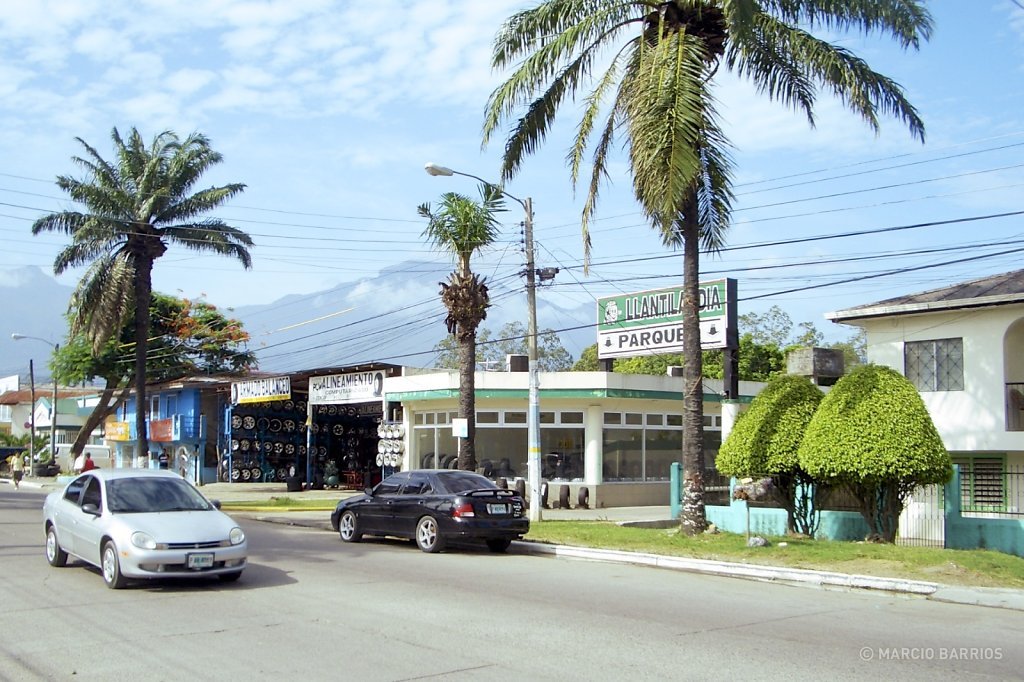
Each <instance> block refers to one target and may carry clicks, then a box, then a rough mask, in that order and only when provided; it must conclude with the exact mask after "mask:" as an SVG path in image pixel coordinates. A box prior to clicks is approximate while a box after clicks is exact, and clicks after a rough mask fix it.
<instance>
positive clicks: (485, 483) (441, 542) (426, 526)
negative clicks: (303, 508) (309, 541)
mask: <svg viewBox="0 0 1024 682" xmlns="http://www.w3.org/2000/svg"><path fill="white" fill-rule="evenodd" d="M331 526H333V527H334V530H336V531H338V533H339V534H340V535H341V539H342V540H344V541H345V542H359V540H361V539H362V537H363V536H364V535H379V536H384V535H388V536H393V537H400V538H409V539H411V540H415V541H416V544H417V546H419V548H420V549H422V550H423V551H424V552H440V551H441V550H443V549H444V548H445V545H446V544H447V543H448V542H449V541H450V540H484V541H485V542H486V543H487V547H488V548H490V550H491V551H492V552H504V551H505V550H506V549H508V547H509V545H510V544H512V540H515V539H517V538H521V537H522V536H523V535H525V534H526V533H527V532H528V531H529V530H530V521H529V519H527V518H526V505H525V504H524V503H523V498H522V497H520V496H519V494H518V493H516V492H515V491H512V490H504V489H502V488H499V487H498V486H496V485H495V484H494V482H493V481H491V480H490V479H489V478H486V477H484V476H481V475H480V474H477V473H473V472H471V471H461V470H458V469H418V470H415V471H402V472H399V473H397V474H394V475H392V476H389V477H387V478H386V479H384V480H383V481H381V482H380V483H378V484H377V486H376V487H375V488H372V489H371V488H367V489H366V491H365V493H364V494H362V495H357V496H356V497H351V498H348V499H346V500H342V501H341V502H339V503H338V506H337V508H336V509H335V510H334V512H333V513H332V514H331Z"/></svg>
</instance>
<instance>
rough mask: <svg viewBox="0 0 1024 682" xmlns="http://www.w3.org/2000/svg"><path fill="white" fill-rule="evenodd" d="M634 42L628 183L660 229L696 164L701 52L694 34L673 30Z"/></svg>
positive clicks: (678, 206)
mask: <svg viewBox="0 0 1024 682" xmlns="http://www.w3.org/2000/svg"><path fill="white" fill-rule="evenodd" d="M639 46H640V47H639V58H640V60H639V65H638V68H637V72H636V76H635V79H634V80H633V81H632V82H631V83H630V84H629V87H628V88H627V89H626V92H625V93H624V106H625V107H626V119H627V128H628V130H629V157H630V165H631V166H632V169H633V189H634V194H635V196H636V198H637V201H638V202H639V203H640V206H641V207H642V208H643V210H644V212H645V213H646V214H647V216H648V217H649V218H651V219H652V220H653V221H655V223H656V225H655V227H656V229H658V231H659V232H662V233H666V232H668V231H669V230H671V226H672V224H673V222H674V219H675V216H676V215H677V214H678V213H680V212H682V206H683V201H684V197H685V196H686V192H687V191H688V190H690V189H692V188H693V187H694V185H695V183H696V182H697V178H698V175H699V173H700V170H701V162H700V144H701V142H702V141H703V139H704V123H705V120H704V119H705V111H706V110H707V109H708V108H709V107H710V105H711V103H710V101H709V100H708V98H707V96H706V88H705V86H704V78H705V75H706V72H705V67H706V64H707V62H708V60H707V53H706V51H705V49H704V46H703V43H702V42H701V41H700V40H698V39H696V38H694V37H692V36H689V35H687V34H685V33H679V32H677V33H670V34H669V35H667V36H664V37H663V38H662V39H661V40H659V41H658V42H657V43H656V44H654V45H648V43H647V41H641V42H640V43H639Z"/></svg>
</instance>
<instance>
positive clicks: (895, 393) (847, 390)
mask: <svg viewBox="0 0 1024 682" xmlns="http://www.w3.org/2000/svg"><path fill="white" fill-rule="evenodd" d="M799 461H800V465H801V466H802V467H803V468H804V469H805V470H806V471H807V473H809V474H810V475H811V476H812V477H813V478H815V479H816V480H819V481H824V482H827V483H854V484H871V483H875V482H877V483H883V482H893V483H899V484H901V485H904V486H906V485H914V486H917V485H926V484H930V483H945V482H946V481H948V480H949V479H950V477H951V476H952V475H953V469H952V463H951V461H950V457H949V453H948V452H946V448H945V447H944V446H943V444H942V439H941V438H940V437H939V433H938V431H937V430H936V429H935V424H934V423H933V422H932V419H931V416H930V415H929V414H928V410H927V409H926V408H925V405H924V401H922V400H921V396H920V395H919V394H918V392H917V389H915V388H914V386H913V384H911V383H910V382H909V381H908V380H907V379H906V378H905V377H903V376H902V375H901V374H899V373H898V372H896V371H895V370H893V369H891V368H889V367H883V366H880V365H863V366H861V367H858V368H857V369H855V370H853V371H852V372H851V373H850V374H847V375H846V376H844V377H843V378H842V379H840V380H839V381H838V382H837V383H836V385H835V386H834V387H833V388H832V391H831V392H829V393H828V394H827V395H826V396H825V398H824V399H823V400H822V401H821V404H820V405H819V406H818V409H817V411H816V412H815V414H814V417H813V419H811V421H810V423H809V424H808V426H807V430H806V432H805V434H804V439H803V442H802V443H801V444H800V448H799Z"/></svg>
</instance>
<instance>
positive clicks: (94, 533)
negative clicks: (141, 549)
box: [75, 476, 108, 566]
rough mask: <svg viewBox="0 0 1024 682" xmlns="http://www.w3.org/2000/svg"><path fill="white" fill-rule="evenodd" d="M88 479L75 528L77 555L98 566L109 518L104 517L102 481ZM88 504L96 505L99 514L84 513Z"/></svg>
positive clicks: (92, 478) (91, 477) (90, 477)
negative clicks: (101, 541)
mask: <svg viewBox="0 0 1024 682" xmlns="http://www.w3.org/2000/svg"><path fill="white" fill-rule="evenodd" d="M86 478H88V479H89V480H88V481H87V482H86V484H85V488H84V489H83V490H82V500H81V501H82V504H81V506H80V507H79V509H78V513H79V514H80V519H79V522H78V523H77V524H76V526H75V548H76V552H75V553H76V554H77V555H78V556H80V557H82V558H83V559H85V560H86V561H88V562H89V563H91V564H96V565H97V566H98V565H99V563H100V538H101V537H103V535H104V531H105V529H106V526H107V524H106V521H107V518H108V517H107V516H104V511H103V486H102V485H101V483H100V479H98V478H96V477H95V476H87V477H86ZM87 504H91V505H94V506H95V507H96V510H97V512H96V513H87V512H86V511H84V508H85V505H87Z"/></svg>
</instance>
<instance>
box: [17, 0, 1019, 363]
mask: <svg viewBox="0 0 1024 682" xmlns="http://www.w3.org/2000/svg"><path fill="white" fill-rule="evenodd" d="M530 5H532V3H524V2H521V1H518V0H488V2H483V3H481V2H474V1H471V0H423V1H420V2H415V1H414V2H393V1H391V0H375V1H374V2H372V3H368V2H360V3H354V2H341V1H338V2H334V1H331V0H262V1H255V0H208V1H207V2H204V3H202V5H201V9H200V8H199V7H200V6H198V5H195V4H193V3H185V2H167V1H166V0H139V1H137V2H130V3H129V2H113V3H112V2H108V1H106V0H23V1H22V2H19V3H11V4H9V5H6V6H5V7H4V10H3V12H0V244H2V249H0V283H2V282H3V280H4V278H11V277H13V273H15V272H16V271H17V269H19V268H23V267H25V266H37V267H39V268H42V269H43V270H44V271H46V272H47V273H50V274H52V271H53V270H52V267H53V261H54V258H55V256H56V254H57V253H58V252H59V250H60V249H61V248H62V247H63V246H64V245H66V243H67V242H66V237H64V236H61V235H57V234H46V235H40V236H35V237H34V236H32V235H31V232H30V228H31V225H32V222H33V221H34V220H36V219H37V218H38V217H40V216H42V215H44V214H46V213H48V212H52V211H57V210H64V209H73V208H75V206H74V204H73V203H72V202H71V201H70V200H69V199H67V197H66V196H63V195H62V194H61V192H60V190H59V189H58V188H57V186H56V185H55V182H54V180H55V178H56V176H58V175H62V174H63V175H72V176H76V177H81V172H80V169H79V168H78V167H77V166H76V165H75V164H74V163H73V162H72V157H74V156H75V155H77V154H80V153H81V152H82V147H81V145H80V144H79V143H78V142H76V138H81V139H82V140H84V141H86V142H87V143H88V144H90V145H91V146H93V147H95V148H96V149H97V151H99V152H100V153H101V155H105V156H108V157H109V156H110V153H111V149H112V145H111V141H110V135H111V131H112V130H113V129H114V128H117V129H118V130H120V131H122V132H124V131H126V130H128V129H130V128H131V127H136V128H138V129H139V131H140V132H141V133H142V134H143V136H144V138H146V139H147V140H149V139H151V138H152V137H153V136H155V135H156V134H158V133H160V132H161V131H164V130H172V131H174V132H176V133H178V134H179V135H181V136H182V137H184V136H187V135H188V134H190V133H192V132H200V133H202V134H204V135H206V136H207V137H208V138H210V140H211V142H212V146H213V147H214V148H215V149H216V150H217V151H219V152H220V153H221V154H223V156H224V161H223V163H221V164H220V165H218V166H216V167H214V168H213V169H211V171H210V172H209V173H208V174H207V175H206V176H205V178H204V180H205V184H209V185H217V184H225V183H229V182H241V183H244V184H245V185H246V190H245V192H244V193H243V194H241V195H239V196H238V197H236V198H234V199H232V200H231V201H230V202H228V203H227V204H225V205H224V206H223V207H222V208H221V209H220V210H218V211H217V212H216V213H215V214H214V215H215V216H216V217H218V218H221V219H222V220H224V221H225V222H227V223H228V224H231V225H233V226H235V227H238V228H240V229H242V230H245V231H246V232H248V233H249V234H250V235H251V236H252V238H253V239H254V241H255V244H256V245H255V247H254V249H253V250H252V256H253V266H252V268H251V269H250V270H245V269H243V268H242V267H241V265H240V264H238V263H237V262H235V261H231V260H227V259H224V258H220V257H216V256H204V255H196V254H195V253H192V252H188V251H185V250H182V249H180V248H172V249H171V250H170V251H168V252H167V254H166V255H165V256H164V257H163V258H161V259H160V260H159V261H158V262H157V265H156V268H155V272H154V287H155V288H156V289H157V290H159V291H163V292H166V293H171V294H177V295H181V296H187V297H200V296H202V297H205V298H206V300H207V301H209V302H210V303H213V304H215V305H218V306H221V307H229V308H230V307H240V306H249V305H257V304H270V303H274V302H275V301H278V300H280V299H281V298H282V297H283V296H286V295H289V294H299V295H310V294H313V293H315V292H323V293H321V294H320V295H319V296H317V297H315V301H316V303H317V306H316V307H315V309H314V306H312V302H313V300H314V299H313V298H307V299H303V298H301V297H300V298H299V299H297V300H296V302H294V303H291V304H289V305H291V306H293V307H294V311H297V313H298V316H299V317H300V318H301V317H302V315H303V313H304V310H303V307H304V305H306V303H308V304H309V313H308V316H309V319H312V318H313V317H320V316H323V315H325V314H330V315H337V316H338V317H339V318H344V319H349V320H356V319H361V320H367V319H370V318H372V317H373V316H377V315H381V314H382V313H385V312H388V313H393V312H394V311H398V310H401V309H406V308H408V307H410V306H425V307H426V308H428V309H431V310H434V312H435V313H437V314H438V315H439V316H440V317H443V314H441V313H440V311H441V308H440V303H439V302H438V300H437V297H436V293H437V292H436V291H435V290H432V289H426V290H425V289H424V287H423V286H422V283H421V282H420V281H419V280H418V279H415V278H413V277H411V276H410V275H411V273H412V272H413V271H415V272H416V273H417V274H423V273H434V272H436V275H437V281H440V280H441V279H443V278H444V277H445V276H446V274H447V273H448V272H450V271H451V269H452V264H451V261H450V259H449V258H448V257H447V256H445V255H443V254H440V253H437V252H436V251H435V250H433V249H431V248H430V247H429V246H428V245H427V244H425V243H424V240H423V238H422V236H421V235H422V231H423V228H424V221H423V219H421V218H420V217H419V216H418V215H417V212H416V208H417V206H419V205H420V204H421V203H423V202H427V201H434V202H436V201H437V200H438V198H439V197H440V195H441V194H442V193H444V192H449V191H454V192H460V193H463V194H467V195H471V196H474V195H475V194H476V191H477V186H476V183H475V182H474V181H473V180H471V179H469V178H466V177H460V176H454V177H431V176H429V175H428V174H426V173H425V172H424V164H425V163H427V162H434V163H438V164H441V165H444V166H447V167H450V168H453V169H455V170H458V171H460V172H463V173H467V174H470V175H475V176H478V177H480V178H483V179H485V180H488V181H497V179H498V170H499V167H500V155H501V151H502V145H503V139H502V138H501V137H500V136H499V137H498V138H497V139H496V140H494V141H492V142H491V143H490V144H489V145H488V146H487V147H486V148H481V128H482V124H483V112H484V107H485V104H486V101H487V97H488V95H489V94H490V93H491V92H492V90H493V89H494V88H495V87H497V85H499V84H500V83H501V82H502V80H503V77H504V76H506V75H507V74H502V73H500V72H495V71H493V70H492V69H491V67H490V53H491V47H492V42H493V39H494V35H495V33H496V32H497V30H498V29H499V27H500V25H501V23H502V21H503V20H505V19H506V18H507V17H508V16H509V15H510V14H511V13H512V12H513V11H515V10H518V9H522V8H525V7H528V6H530ZM928 6H929V9H930V11H931V12H932V15H933V18H934V22H935V29H934V32H933V35H932V37H931V39H930V40H929V41H928V42H926V43H924V44H923V45H922V46H921V48H920V50H918V51H909V52H904V51H902V50H900V49H899V48H898V47H897V46H895V45H894V44H892V43H891V41H889V40H887V39H885V38H881V37H878V36H874V35H872V36H863V35H860V34H832V35H823V36H822V37H825V38H827V39H829V40H831V41H833V42H837V43H838V44H840V45H842V46H843V47H845V48H847V49H849V50H852V51H853V52H855V53H856V54H858V55H859V56H861V57H863V58H864V59H866V60H867V62H868V63H869V64H870V65H871V67H872V68H873V69H875V70H876V71H879V72H881V73H883V74H885V75H887V76H889V77H890V78H892V79H894V80H895V81H896V82H898V83H900V84H901V85H902V86H903V87H904V88H905V90H906V94H907V97H908V99H909V100H910V101H911V102H912V103H913V104H914V106H916V107H917V109H918V111H919V113H920V115H921V117H922V118H923V119H924V122H925V127H926V141H925V143H924V144H922V143H921V142H920V141H919V140H915V139H914V138H913V137H912V136H911V135H910V133H909V132H908V131H907V129H906V128H905V127H904V126H903V124H901V123H900V122H899V121H897V120H895V119H886V118H883V119H882V120H881V130H880V132H879V133H878V134H875V133H874V132H873V131H872V130H871V129H870V128H869V127H868V126H867V125H866V124H864V123H863V121H861V120H860V119H859V118H858V117H856V116H855V115H853V114H851V113H849V112H848V111H846V110H845V109H844V108H843V105H842V102H840V101H838V100H837V99H835V98H833V97H832V96H831V95H830V94H829V93H827V92H822V93H820V96H819V98H818V102H817V106H816V121H815V126H814V127H811V126H810V125H809V124H808V121H807V119H806V117H805V116H803V115H802V114H796V113H794V112H792V111H791V110H789V109H787V108H786V107H785V106H783V105H781V104H778V103H773V102H770V101H768V100H767V99H766V98H765V97H764V96H762V95H760V94H759V93H757V92H756V91H755V90H754V89H753V88H752V87H751V86H750V85H749V84H748V83H746V82H745V81H743V80H741V79H738V78H736V77H734V76H732V75H731V74H729V73H727V72H726V71H725V69H722V70H721V73H719V74H718V75H717V76H716V79H715V80H716V85H715V88H714V93H715V96H716V98H717V101H718V110H719V113H720V115H721V118H722V121H723V125H724V128H725V130H726V133H727V135H728V137H729V140H730V142H731V144H732V151H731V156H732V159H733V162H734V165H735V170H734V178H733V182H734V189H735V192H736V201H735V203H734V210H733V223H732V226H731V228H730V231H729V233H728V235H727V238H726V244H725V248H724V249H723V250H722V251H721V252H719V253H718V254H713V255H712V254H709V255H705V256H704V257H703V258H702V263H701V270H702V279H705V280H710V279H718V278H721V277H734V278H736V279H737V280H738V295H739V301H738V311H739V313H740V314H745V313H757V314H763V313H765V312H766V311H768V310H769V309H770V308H771V307H772V306H778V307H779V308H781V309H782V310H784V311H785V312H786V313H787V314H788V315H789V316H790V318H791V319H792V321H793V322H794V323H800V322H812V323H814V324H815V326H816V327H817V328H818V329H819V330H820V331H822V332H823V333H824V334H825V336H826V338H827V339H830V340H840V339H842V338H845V337H847V336H849V335H850V333H851V332H852V330H851V329H850V328H847V327H841V326H837V325H834V324H833V323H831V322H829V321H827V320H826V319H825V318H824V315H825V313H827V312H829V311H834V310H838V309H842V308H847V307H851V306H856V305H861V304H865V303H871V302H875V301H879V300H883V299H886V298H890V297H893V296H900V295H903V294H908V293H914V292H918V291H924V290H927V289H932V288H938V287H943V286H946V285H949V284H953V283H956V282H960V281H965V280H969V279H974V278H978V277H984V276H986V275H990V274H996V273H1001V272H1007V271H1011V270H1016V269H1019V268H1020V267H1021V265H1020V263H1021V262H1022V253H1024V216H1022V215H1011V216H1003V217H993V216H996V215H997V214H1005V213H1013V212H1021V211H1024V199H1022V197H1024V87H1022V85H1024V7H1022V3H1020V2H1018V1H1017V0H972V1H971V2H964V1H963V0H937V1H935V2H930V3H928ZM575 114H576V112H574V111H573V110H572V109H571V108H566V109H564V110H563V111H561V112H560V114H559V118H558V123H557V124H556V126H555V127H554V129H553V130H552V132H551V135H550V136H549V138H548V139H547V141H546V143H545V145H544V146H543V147H542V149H541V150H540V151H539V152H538V153H537V154H535V155H533V156H531V157H529V158H528V159H527V160H526V162H525V163H524V164H523V167H522V170H521V171H520V173H519V174H518V175H517V176H516V177H515V178H514V179H513V180H512V181H511V182H510V183H508V184H507V185H506V190H507V191H508V193H509V194H510V196H512V197H515V198H517V199H519V200H524V199H526V198H527V197H529V198H530V199H531V200H532V203H533V208H534V230H535V243H536V262H537V267H557V268H559V270H560V272H559V274H558V275H557V276H556V277H555V279H554V280H553V281H552V282H549V283H545V284H544V285H543V286H542V287H540V288H539V290H538V299H539V300H541V301H542V302H543V303H544V304H545V309H547V310H561V311H571V312H570V313H565V314H561V315H556V314H555V313H551V312H549V313H547V315H548V317H547V319H541V320H540V327H541V328H552V329H561V328H569V327H576V326H580V325H587V324H593V323H594V322H595V318H596V304H595V302H596V299H597V298H598V297H601V296H608V295H613V294H617V293H626V292H638V291H644V290H650V289H658V288H663V287H669V286H675V285H678V284H680V283H681V279H682V278H681V273H682V257H681V253H679V252H673V251H670V250H667V249H666V248H665V247H663V246H662V244H661V242H660V240H659V239H658V237H657V235H656V234H655V232H654V231H653V230H652V229H651V228H650V227H649V225H647V224H646V223H645V222H644V219H643V215H642V213H641V212H640V211H639V209H638V207H637V204H636V202H635V201H634V200H633V195H632V189H631V185H630V177H629V171H628V165H627V163H626V157H625V155H624V153H623V151H622V150H621V149H619V150H617V151H616V152H615V155H614V157H613V159H612V165H611V171H612V172H611V177H610V179H609V182H608V183H607V184H606V185H605V186H604V187H603V188H602V192H601V200H600V203H599V205H598V211H597V214H596V216H595V221H594V223H593V225H592V228H591V234H592V239H593V251H592V254H591V258H592V263H591V267H590V269H589V272H584V269H583V248H582V240H581V237H580V213H581V210H582V206H583V199H584V198H585V193H586V187H585V186H581V187H580V188H579V189H578V191H575V190H574V188H573V186H572V184H571V182H570V178H569V172H568V169H567V167H566V165H565V161H564V158H565V154H566V151H567V149H568V147H569V143H570V139H571V137H572V135H573V133H574V128H575V125H576V123H577V121H578V118H577V117H576V116H575ZM204 186H205V185H204ZM507 209H508V210H507V212H506V213H504V214H502V224H503V230H502V235H501V238H500V239H499V240H498V242H497V243H496V245H495V248H493V249H491V250H489V251H487V252H485V253H483V254H481V255H480V256H479V257H478V258H477V259H476V260H474V270H476V271H477V272H479V273H481V274H483V275H484V276H486V277H488V278H489V279H490V280H491V281H493V282H494V283H495V284H500V285H502V286H505V287H510V288H511V293H510V294H509V295H504V296H502V297H501V298H500V299H499V300H497V301H495V305H496V306H499V307H501V308H502V309H503V312H504V313H505V316H506V317H511V318H518V319H521V320H523V321H524V322H525V319H526V296H525V293H523V292H524V288H523V287H524V283H523V280H522V278H521V276H520V273H521V271H522V270H523V267H524V251H523V244H522V233H521V224H522V218H523V211H522V208H521V207H520V205H519V204H518V203H517V202H516V201H514V200H510V201H508V202H507ZM898 228H899V229H898ZM851 233H855V234H851ZM381 273H385V275H384V276H381ZM80 275H81V272H80V271H74V272H69V273H66V274H64V275H62V276H60V277H59V278H57V281H59V282H61V283H63V284H67V285H69V286H73V285H74V284H75V283H76V282H77V280H78V277H79V276H80ZM371 281H372V283H373V284H372V285H370V284H369V283H370V282H371ZM303 301H306V303H304V302H303ZM440 317H439V319H440ZM438 324H440V322H438ZM568 350H569V351H570V352H571V353H572V354H573V355H574V356H576V357H578V355H579V352H580V351H581V350H582V348H575V347H574V348H569V349H568Z"/></svg>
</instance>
